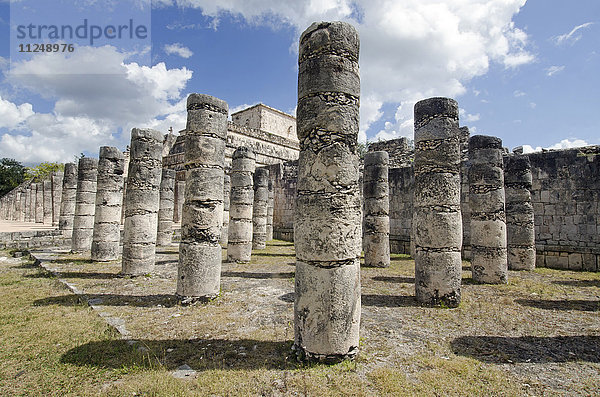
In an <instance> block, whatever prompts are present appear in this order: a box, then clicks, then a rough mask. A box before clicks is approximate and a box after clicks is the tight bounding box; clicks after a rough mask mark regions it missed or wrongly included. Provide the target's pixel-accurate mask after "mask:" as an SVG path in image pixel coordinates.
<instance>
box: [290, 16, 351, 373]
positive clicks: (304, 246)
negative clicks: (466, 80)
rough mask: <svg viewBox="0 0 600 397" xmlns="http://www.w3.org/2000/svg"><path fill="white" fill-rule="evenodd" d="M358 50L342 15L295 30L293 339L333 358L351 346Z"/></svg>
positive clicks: (301, 350)
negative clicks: (297, 145) (297, 143)
mask: <svg viewBox="0 0 600 397" xmlns="http://www.w3.org/2000/svg"><path fill="white" fill-rule="evenodd" d="M358 54H359V38H358V33H357V32H356V30H355V29H354V27H352V26H351V25H349V24H347V23H344V22H319V23H313V24H312V25H311V26H310V27H309V28H308V29H307V30H305V31H304V33H302V35H301V37H300V47H299V58H298V107H297V109H298V110H297V127H298V139H299V141H300V157H299V160H298V185H297V186H298V196H297V200H296V211H295V218H294V243H295V246H296V282H295V291H296V298H295V303H294V346H295V349H296V350H297V354H298V356H299V358H301V359H308V360H319V361H325V362H335V361H339V360H341V359H344V358H353V357H355V355H356V354H357V352H358V342H359V328H360V311H361V303H360V254H361V248H362V208H361V186H360V184H359V157H358V152H357V137H358V113H359V98H360V77H359V72H358Z"/></svg>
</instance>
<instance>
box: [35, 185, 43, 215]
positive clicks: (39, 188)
mask: <svg viewBox="0 0 600 397" xmlns="http://www.w3.org/2000/svg"><path fill="white" fill-rule="evenodd" d="M35 187H36V191H35V223H44V182H43V181H42V182H38V183H36V184H35Z"/></svg>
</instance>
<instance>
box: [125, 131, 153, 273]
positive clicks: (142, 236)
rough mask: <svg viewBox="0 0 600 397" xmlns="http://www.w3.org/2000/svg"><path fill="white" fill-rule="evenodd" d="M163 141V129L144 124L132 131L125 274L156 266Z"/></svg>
mask: <svg viewBox="0 0 600 397" xmlns="http://www.w3.org/2000/svg"><path fill="white" fill-rule="evenodd" d="M162 143H163V136H162V134H161V133H160V132H159V131H156V130H151V129H140V128H134V129H133V130H132V131H131V146H130V159H129V172H128V173H127V191H126V193H125V203H124V205H125V226H124V229H123V255H122V258H123V262H122V270H121V272H122V273H123V274H127V275H141V274H146V273H150V272H152V271H153V270H154V261H155V255H156V231H157V226H158V206H159V199H160V177H161V174H162V147H163V145H162Z"/></svg>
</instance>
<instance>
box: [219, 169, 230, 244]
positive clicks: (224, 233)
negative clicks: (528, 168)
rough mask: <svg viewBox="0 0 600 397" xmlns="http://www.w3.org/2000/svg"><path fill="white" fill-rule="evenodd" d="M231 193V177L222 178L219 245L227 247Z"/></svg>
mask: <svg viewBox="0 0 600 397" xmlns="http://www.w3.org/2000/svg"><path fill="white" fill-rule="evenodd" d="M230 194H231V177H230V176H229V175H225V176H224V178H223V227H222V228H221V246H222V247H225V248H226V247H227V241H228V239H229V196H230Z"/></svg>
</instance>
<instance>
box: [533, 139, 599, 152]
mask: <svg viewBox="0 0 600 397" xmlns="http://www.w3.org/2000/svg"><path fill="white" fill-rule="evenodd" d="M589 145H590V144H589V143H588V142H586V141H584V140H583V139H577V138H574V139H573V140H571V139H563V140H562V141H560V142H558V143H555V144H554V145H550V146H548V147H545V148H542V147H541V146H536V147H535V148H534V147H533V146H531V145H523V153H533V152H541V151H542V150H543V149H550V150H559V149H571V148H576V147H583V146H589Z"/></svg>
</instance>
